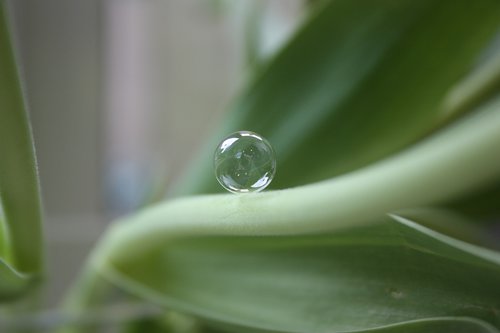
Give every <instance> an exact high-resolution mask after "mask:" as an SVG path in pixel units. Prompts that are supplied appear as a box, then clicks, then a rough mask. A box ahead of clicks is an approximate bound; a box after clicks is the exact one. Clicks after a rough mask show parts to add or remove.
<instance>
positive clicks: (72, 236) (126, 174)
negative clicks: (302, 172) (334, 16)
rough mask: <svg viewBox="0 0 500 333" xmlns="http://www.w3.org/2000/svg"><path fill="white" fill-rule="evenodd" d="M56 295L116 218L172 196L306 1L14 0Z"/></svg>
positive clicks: (50, 294) (53, 297)
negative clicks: (173, 188) (169, 191)
mask: <svg viewBox="0 0 500 333" xmlns="http://www.w3.org/2000/svg"><path fill="white" fill-rule="evenodd" d="M8 5H9V6H8V7H9V10H10V14H11V15H10V16H11V26H12V28H13V31H12V32H13V34H14V36H15V45H16V51H17V55H18V59H19V63H20V66H21V70H22V76H23V78H24V85H25V92H26V97H27V101H28V104H29V108H30V114H31V122H32V126H33V132H34V137H35V145H36V151H37V157H38V162H39V171H40V178H41V186H42V194H43V202H44V209H45V216H46V218H45V230H46V239H47V243H48V247H47V251H48V253H47V258H48V265H49V268H48V272H49V274H50V276H49V280H48V281H49V282H50V283H49V286H48V290H47V292H46V295H47V301H48V303H49V304H51V305H53V304H55V303H56V302H58V300H59V298H60V297H61V295H62V293H64V290H65V289H66V286H67V285H68V284H69V283H70V281H71V280H72V279H73V278H74V277H75V276H76V274H77V273H78V271H79V269H80V267H81V265H82V262H83V260H84V258H85V256H86V255H87V254H88V252H89V250H90V248H91V246H92V245H93V244H94V243H95V242H96V241H97V240H98V238H99V236H100V234H101V233H102V232H103V231H104V229H105V228H106V226H107V224H108V223H109V221H110V220H112V219H113V218H116V217H118V216H120V215H123V214H126V213H129V212H131V211H134V210H135V209H137V208H138V207H140V206H142V205H146V204H148V203H150V202H153V201H155V200H162V198H163V197H164V195H165V192H166V190H167V189H168V187H169V186H170V185H172V184H173V183H175V181H176V179H177V178H178V177H179V176H180V175H181V174H182V171H183V168H184V167H185V165H186V164H187V163H188V162H189V160H190V158H192V156H193V155H194V154H195V152H196V149H197V148H198V146H199V145H200V144H201V143H202V142H203V140H204V138H205V137H206V136H207V135H208V134H209V133H210V131H211V129H212V128H214V127H215V126H216V124H217V122H218V120H219V119H220V117H223V114H224V110H225V109H227V108H228V107H229V105H230V102H231V99H232V98H234V96H235V95H236V94H237V92H238V90H239V89H240V88H241V87H242V85H244V84H245V82H247V81H248V80H249V79H250V77H249V73H250V69H252V68H253V67H254V66H262V63H263V62H265V59H266V58H268V57H269V56H271V55H272V54H273V53H274V52H276V50H278V49H279V48H280V46H282V44H283V43H284V42H285V41H286V39H287V37H288V36H289V35H290V34H291V33H293V31H294V30H295V29H296V28H297V26H298V25H299V24H300V22H301V21H302V20H303V18H304V14H305V10H306V2H305V1H298V0H238V1H229V0H227V1H223V0H168V1H163V0H44V1H37V0H9V1H8Z"/></svg>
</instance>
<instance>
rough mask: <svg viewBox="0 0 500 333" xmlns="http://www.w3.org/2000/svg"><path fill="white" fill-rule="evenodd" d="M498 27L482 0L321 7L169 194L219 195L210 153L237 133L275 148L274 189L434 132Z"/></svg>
mask: <svg viewBox="0 0 500 333" xmlns="http://www.w3.org/2000/svg"><path fill="white" fill-rule="evenodd" d="M499 22H500V4H499V3H498V2H497V1H489V0H482V1H476V2H474V3H471V2H470V1H465V0H460V1H452V0H445V1H412V0H409V1H406V0H403V1H390V0H388V1H386V0H377V1H368V2H363V3H362V5H360V3H359V2H357V1H349V0H347V1H342V0H341V1H327V2H326V3H325V6H323V7H322V8H321V10H320V11H319V12H318V13H317V15H315V16H313V17H312V19H311V20H310V21H309V22H308V24H306V25H305V26H304V29H303V30H302V31H300V32H299V33H298V35H297V36H296V37H295V38H294V39H293V40H292V41H291V43H290V44H289V45H288V46H287V47H286V48H285V49H283V51H282V52H281V53H280V54H279V55H278V56H277V57H276V58H275V59H273V61H272V62H271V63H270V64H269V66H268V67H267V68H266V69H265V71H264V72H263V73H262V75H260V76H258V77H257V79H256V80H255V81H254V82H253V84H252V85H251V86H250V87H249V88H248V89H247V90H246V91H245V93H244V94H243V95H242V96H241V98H240V99H239V100H238V101H237V102H236V105H235V106H234V107H233V108H232V110H231V112H230V113H229V114H228V115H227V116H226V118H225V119H224V120H223V126H222V128H221V129H220V130H219V131H218V133H217V135H215V136H214V138H213V140H210V141H209V142H208V144H207V145H206V146H205V148H204V149H203V153H202V154H201V155H200V157H199V159H198V160H197V161H196V163H193V169H192V170H191V171H190V172H188V173H187V176H186V179H185V180H184V183H181V188H180V191H179V192H178V193H177V194H184V195H185V194H193V193H211V192H219V191H221V189H220V187H219V186H218V185H217V183H216V181H215V180H214V177H213V175H212V165H211V161H212V156H211V154H212V153H213V149H214V147H216V145H217V142H218V141H219V140H220V139H222V138H223V137H225V136H226V135H227V134H228V133H231V132H234V131H236V130H252V131H255V132H257V133H260V134H262V135H264V136H265V137H266V138H267V139H268V140H269V141H270V142H271V143H272V144H273V146H274V147H275V150H276V152H277V156H278V168H279V169H278V172H277V175H276V177H275V180H274V181H273V183H272V184H271V186H272V187H274V188H288V187H292V186H297V185H302V184H306V183H309V182H314V181H318V180H323V179H327V178H330V177H333V176H337V175H339V174H342V173H345V172H349V171H352V170H354V169H357V168H360V167H363V166H365V165H367V164H370V163H372V162H374V161H377V160H379V159H381V158H383V157H386V156H388V155H390V154H391V153H394V152H396V151H399V150H400V149H402V148H404V147H406V146H408V145H409V144H411V143H413V142H415V141H417V140H418V139H420V138H421V137H422V136H425V135H426V134H428V133H429V132H430V131H431V130H433V129H434V128H435V127H436V126H438V125H440V124H442V122H443V121H444V120H445V119H443V116H442V113H443V107H444V106H443V105H444V100H445V99H446V98H447V96H448V93H449V91H450V90H453V88H454V85H455V84H457V83H458V82H459V81H460V79H461V78H462V77H463V76H464V75H465V74H466V73H468V71H469V70H470V69H471V68H472V65H473V64H474V62H475V60H476V57H477V56H478V54H479V53H480V51H481V50H482V48H483V47H484V46H485V44H486V43H487V41H488V40H489V39H490V37H492V36H493V34H494V33H495V31H496V30H497V29H498V28H499V27H500V23H499ZM469 93H470V92H469ZM471 96H472V95H471ZM471 98H472V97H471Z"/></svg>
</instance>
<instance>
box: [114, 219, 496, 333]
mask: <svg viewBox="0 0 500 333" xmlns="http://www.w3.org/2000/svg"><path fill="white" fill-rule="evenodd" d="M117 272H118V273H117ZM106 273H107V276H108V277H110V278H111V279H112V280H113V281H115V282H116V283H118V285H121V286H123V287H126V288H127V289H129V290H134V291H135V292H137V293H138V294H140V295H142V296H143V297H145V298H147V299H150V300H151V301H153V302H158V303H160V304H163V305H165V306H167V307H168V308H175V309H179V310H183V311H186V312H187V313H192V314H195V315H197V316H200V317H202V318H206V319H210V320H213V321H216V322H217V321H221V322H225V323H230V324H233V325H236V326H244V327H245V326H246V327H253V328H258V329H264V330H271V331H274V330H276V331H285V332H343V331H351V330H363V329H368V328H375V327H379V326H384V325H388V324H394V323H401V322H404V321H409V320H416V319H423V318H433V317H441V316H464V317H473V318H478V319H481V320H484V321H485V322H488V323H490V324H492V325H495V326H497V327H500V312H499V311H498V310H499V306H500V254H498V253H493V252H490V251H487V250H483V249H480V248H477V247H474V246H472V245H469V244H466V243H462V242H460V241H457V240H454V239H451V238H448V237H446V236H443V235H441V234H438V233H436V232H433V231H431V230H429V229H427V228H425V227H421V226H418V225H416V224H414V223H413V222H410V221H409V220H405V219H403V218H399V217H395V221H386V222H384V223H381V224H376V225H370V226H364V227H353V228H349V229H345V230H340V231H337V232H335V233H332V234H326V235H297V236H274V237H273V236H268V237H254V236H241V237H216V236H214V237H193V238H191V237H185V238H177V239H173V240H170V241H169V242H168V246H164V247H159V248H155V249H152V250H151V251H149V252H147V253H145V254H144V255H142V256H139V257H133V258H132V259H131V260H129V261H128V262H127V264H126V265H120V263H119V264H117V265H116V266H115V267H113V269H112V270H109V271H106ZM394 331H402V332H407V330H406V328H403V329H402V330H394Z"/></svg>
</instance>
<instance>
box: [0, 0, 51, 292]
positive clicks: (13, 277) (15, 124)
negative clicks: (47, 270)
mask: <svg viewBox="0 0 500 333" xmlns="http://www.w3.org/2000/svg"><path fill="white" fill-rule="evenodd" d="M6 15H7V13H6V11H5V2H4V1H0V49H1V50H2V51H1V52H0V156H1V159H0V200H1V201H0V202H1V206H2V208H3V220H4V222H5V223H4V226H3V232H2V235H3V237H2V239H1V240H0V243H1V244H2V245H1V247H2V248H3V249H4V251H3V254H4V258H2V260H1V261H0V299H3V298H6V297H10V296H12V294H15V293H17V292H20V291H21V290H23V289H24V287H26V286H27V285H28V282H30V280H31V279H33V278H37V277H39V276H40V274H41V273H42V270H43V251H42V230H41V207H40V192H39V184H38V175H37V170H36V161H35V155H34V148H33V139H32V135H31V129H30V127H29V121H28V116H27V113H26V108H25V104H24V99H23V95H22V91H21V85H20V81H19V76H18V72H17V66H16V63H15V60H14V54H13V49H12V46H11V42H10V35H9V31H8V25H7V17H6Z"/></svg>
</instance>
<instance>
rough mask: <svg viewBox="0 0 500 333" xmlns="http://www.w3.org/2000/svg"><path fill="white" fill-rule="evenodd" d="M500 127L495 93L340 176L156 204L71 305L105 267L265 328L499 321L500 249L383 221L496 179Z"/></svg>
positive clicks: (126, 283)
mask: <svg viewBox="0 0 500 333" xmlns="http://www.w3.org/2000/svg"><path fill="white" fill-rule="evenodd" d="M499 128H500V99H497V100H494V101H492V102H491V103H489V104H487V105H485V106H483V107H482V108H481V109H479V110H477V111H475V112H473V113H470V114H468V115H467V116H466V117H464V118H462V119H461V120H459V121H456V122H455V123H453V125H451V126H448V127H447V128H446V129H443V130H442V131H440V132H438V133H436V134H435V135H433V136H430V137H429V138H427V139H426V140H423V141H421V142H420V143H419V144H418V145H415V146H413V147H411V149H407V150H405V151H404V152H402V153H400V154H398V155H396V156H394V157H392V158H391V159H386V160H384V161H381V162H379V163H377V164H374V165H371V166H369V167H366V168H363V169H361V170H359V171H357V172H354V173H351V174H346V175H344V176H342V177H337V178H335V179H332V180H329V181H324V182H320V183H317V184H311V185H308V186H302V187H297V188H293V189H287V190H281V191H270V192H266V193H259V194H248V195H241V196H239V195H207V196H199V197H189V198H184V199H177V200H173V201H170V202H168V203H165V204H162V205H158V206H157V207H153V208H150V209H146V210H144V211H142V212H140V213H138V214H136V215H135V216H131V217H129V218H127V219H125V220H123V221H121V222H120V223H117V224H115V225H114V226H113V227H112V228H111V230H110V231H109V232H108V234H107V235H106V237H104V239H103V240H102V241H101V244H100V246H99V247H97V249H96V250H95V252H94V254H93V256H92V258H91V261H90V264H89V265H90V266H89V267H90V269H89V270H88V271H87V273H88V274H89V275H88V276H87V279H88V280H89V281H91V283H90V284H88V283H87V284H84V285H87V286H90V288H88V289H84V290H83V293H82V294H80V295H79V294H78V293H76V294H74V295H75V298H74V299H73V300H72V304H73V308H74V309H77V310H78V307H80V308H85V307H87V306H91V304H90V303H87V302H88V300H91V299H92V297H89V295H92V293H93V292H94V291H92V284H93V282H92V281H93V280H95V279H96V275H95V274H103V275H104V276H105V277H107V278H108V279H110V280H111V281H112V282H114V283H116V284H117V285H119V286H121V287H122V288H124V289H125V290H127V291H129V292H132V293H135V294H136V295H139V296H142V297H145V298H147V299H150V300H152V301H155V302H158V303H160V304H163V305H165V306H168V307H169V308H173V309H177V310H180V311H186V312H188V313H192V314H195V315H197V316H200V317H203V318H207V319H210V320H214V321H222V322H225V323H232V324H234V325H239V326H248V327H252V328H257V329H264V330H276V331H285V332H311V331H314V332H335V331H345V330H362V329H368V328H374V327H378V326H385V325H389V324H396V323H401V322H405V321H409V320H410V321H411V320H417V319H424V318H434V317H443V316H444V317H448V316H460V317H462V316H465V317H473V318H478V319H480V320H484V321H486V322H488V323H490V324H492V325H495V326H496V327H500V320H499V317H498V316H499V314H500V311H498V309H499V306H500V303H499V302H500V301H499V300H500V294H498V292H499V291H500V288H499V287H500V286H499V283H500V282H499V281H500V256H499V255H498V253H496V252H492V251H487V250H484V249H480V248H478V247H476V246H473V245H469V244H467V243H464V242H461V241H458V240H455V239H452V238H449V237H446V236H444V235H441V234H438V233H436V232H433V231H431V230H429V229H427V228H425V227H422V226H419V225H416V224H414V223H413V222H411V221H409V220H406V219H403V218H401V217H396V218H395V221H394V220H389V221H385V222H384V223H378V224H377V223H375V222H377V221H380V220H381V219H382V217H383V216H384V214H385V213H387V212H390V211H394V210H401V209H403V208H407V207H417V206H422V205H427V204H432V203H436V202H439V201H442V200H447V199H448V198H451V197H454V196H457V195H458V194H460V193H464V192H468V191H470V189H472V188H476V187H478V186H479V185H480V184H484V183H488V182H489V180H491V179H495V178H497V177H498V176H499V173H500V156H498V155H495V153H496V151H497V149H498V147H497V142H499V141H500V131H498V129H499ZM436 160H440V163H436ZM485 161H488V163H484V162H485ZM471 170H473V171H474V172H471ZM320 232H323V233H326V234H323V235H321V234H318V233H320ZM229 236H231V237H229ZM94 270H95V271H94ZM80 310H81V309H80Z"/></svg>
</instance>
